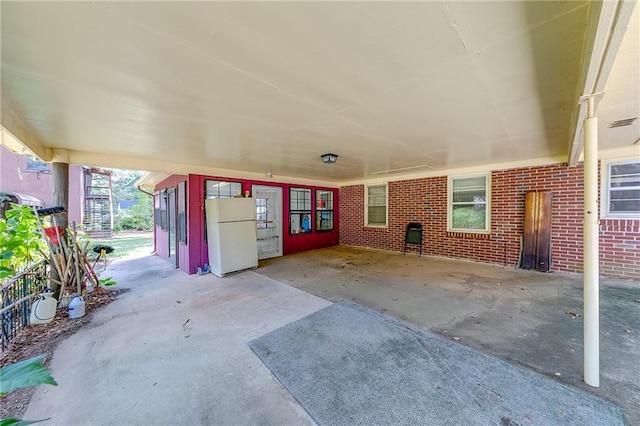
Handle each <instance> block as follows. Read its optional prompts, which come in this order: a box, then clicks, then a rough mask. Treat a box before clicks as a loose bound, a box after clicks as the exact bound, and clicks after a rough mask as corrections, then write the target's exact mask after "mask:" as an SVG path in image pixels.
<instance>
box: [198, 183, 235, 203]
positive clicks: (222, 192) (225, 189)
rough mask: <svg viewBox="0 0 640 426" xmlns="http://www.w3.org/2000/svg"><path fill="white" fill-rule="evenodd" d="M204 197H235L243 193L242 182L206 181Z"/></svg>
mask: <svg viewBox="0 0 640 426" xmlns="http://www.w3.org/2000/svg"><path fill="white" fill-rule="evenodd" d="M204 187H205V189H204V198H205V199H209V198H233V197H236V196H240V195H242V184H241V183H240V182H225V181H221V180H205V181H204Z"/></svg>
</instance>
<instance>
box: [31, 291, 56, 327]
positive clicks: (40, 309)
mask: <svg viewBox="0 0 640 426" xmlns="http://www.w3.org/2000/svg"><path fill="white" fill-rule="evenodd" d="M52 296H53V292H50V291H47V292H45V293H41V294H40V297H39V298H38V300H36V301H35V302H33V305H31V315H30V316H29V324H46V323H48V322H51V321H52V320H53V317H55V316H56V306H57V305H58V301H57V300H56V299H54V298H53V297H52Z"/></svg>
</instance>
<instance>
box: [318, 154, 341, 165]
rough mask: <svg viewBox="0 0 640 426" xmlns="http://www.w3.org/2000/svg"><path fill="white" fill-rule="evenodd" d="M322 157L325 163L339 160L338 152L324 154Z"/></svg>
mask: <svg viewBox="0 0 640 426" xmlns="http://www.w3.org/2000/svg"><path fill="white" fill-rule="evenodd" d="M320 158H322V162H323V163H325V164H333V163H335V162H336V161H337V160H338V155H337V154H322V155H321V156H320Z"/></svg>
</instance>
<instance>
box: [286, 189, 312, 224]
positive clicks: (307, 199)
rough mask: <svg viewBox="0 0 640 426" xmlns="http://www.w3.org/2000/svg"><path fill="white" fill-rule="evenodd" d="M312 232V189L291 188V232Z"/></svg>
mask: <svg viewBox="0 0 640 426" xmlns="http://www.w3.org/2000/svg"><path fill="white" fill-rule="evenodd" d="M309 232H311V190H310V189H305V188H290V189H289V233H290V234H292V235H296V234H308V233H309Z"/></svg>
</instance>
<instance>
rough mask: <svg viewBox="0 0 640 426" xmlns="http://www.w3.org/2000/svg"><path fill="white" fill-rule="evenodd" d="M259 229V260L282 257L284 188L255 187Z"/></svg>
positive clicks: (252, 188) (253, 194) (253, 188)
mask: <svg viewBox="0 0 640 426" xmlns="http://www.w3.org/2000/svg"><path fill="white" fill-rule="evenodd" d="M251 192H252V196H253V199H254V200H255V202H256V226H257V228H258V259H269V258H270V257H278V256H282V188H280V187H277V186H261V185H253V186H252V187H251Z"/></svg>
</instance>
